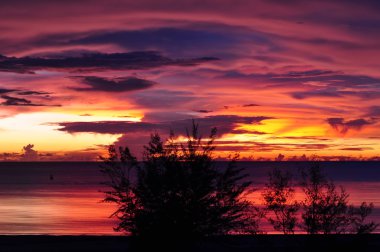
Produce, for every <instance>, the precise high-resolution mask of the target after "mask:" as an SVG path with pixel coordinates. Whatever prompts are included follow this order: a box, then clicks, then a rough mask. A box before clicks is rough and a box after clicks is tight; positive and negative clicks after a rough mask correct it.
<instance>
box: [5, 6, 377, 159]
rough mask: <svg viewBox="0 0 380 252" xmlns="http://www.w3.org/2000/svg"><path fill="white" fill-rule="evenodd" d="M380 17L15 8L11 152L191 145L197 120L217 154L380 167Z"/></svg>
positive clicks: (11, 14)
mask: <svg viewBox="0 0 380 252" xmlns="http://www.w3.org/2000/svg"><path fill="white" fill-rule="evenodd" d="M379 11H380V4H379V3H378V2H377V1H369V0H367V1H360V2H359V1H344V2H343V1H327V0H326V1H314V2H306V1H299V0H292V1H275V0H272V1H259V0H256V1H229V0H218V1H198V0H188V1H167V0H163V1H153V0H142V1H117V0H110V1H100V0H99V1H98V0H85V1H81V2H80V3H78V1H64V2H62V1H44V0H37V1H33V3H31V2H30V1H24V0H13V1H4V3H3V2H2V8H1V9H0V15H1V16H2V19H1V23H0V32H1V34H2V36H1V38H0V116H1V119H0V134H1V138H2V146H1V149H0V152H4V153H8V154H9V153H15V152H18V151H20V150H21V149H22V147H23V146H26V145H27V144H29V143H31V144H34V148H35V149H37V150H39V152H40V153H45V154H48V156H46V155H45V154H44V155H45V156H44V159H49V158H50V157H51V159H54V160H56V159H58V160H59V159H62V160H63V159H64V160H67V159H70V156H72V157H73V159H78V155H77V153H83V155H85V156H86V155H87V156H88V158H91V157H96V156H97V155H98V154H99V153H102V151H103V150H104V146H105V145H107V144H111V143H116V144H123V145H124V144H129V145H131V146H133V147H134V150H135V151H136V152H138V151H139V149H140V148H141V145H142V144H143V143H144V141H146V139H147V137H149V133H150V132H152V131H158V132H160V133H162V134H167V133H168V132H169V130H170V129H173V130H175V131H176V132H178V134H180V135H183V134H184V128H185V127H186V126H187V125H188V124H189V123H190V122H191V120H192V119H195V120H196V121H197V122H199V123H200V127H201V128H203V131H204V132H205V134H206V131H207V130H208V129H209V128H211V127H213V126H216V127H218V128H219V135H220V137H221V138H220V139H219V141H218V145H219V155H220V156H226V155H228V154H229V153H230V152H231V151H238V152H240V153H241V155H242V157H244V158H248V157H253V158H255V159H259V158H271V159H275V158H277V159H304V158H305V157H310V156H313V155H314V156H315V155H316V156H323V157H325V158H327V159H334V158H336V159H345V158H373V157H376V156H379V155H380V154H379V152H378V150H379V147H380V143H379V139H380V135H379V134H380V130H379V129H380V128H379V126H380V109H379V106H378V104H380V103H379V102H380V73H379V71H378V69H379V68H380V63H379V60H378V59H379V58H380V34H379V33H378V30H379V28H380V16H379V15H378V13H379ZM15 139H16V140H15ZM179 139H181V137H180V138H179ZM73 153H76V154H75V155H74V154H73ZM41 155H42V154H41ZM4 156H12V155H11V154H9V155H6V154H4ZM283 156H285V157H283Z"/></svg>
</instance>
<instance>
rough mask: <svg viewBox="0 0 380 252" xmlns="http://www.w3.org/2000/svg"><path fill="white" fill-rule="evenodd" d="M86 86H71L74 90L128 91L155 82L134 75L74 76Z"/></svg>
mask: <svg viewBox="0 0 380 252" xmlns="http://www.w3.org/2000/svg"><path fill="white" fill-rule="evenodd" d="M72 78H74V79H78V80H79V81H80V82H81V83H83V84H85V85H86V86H87V87H72V88H71V89H73V90H76V91H104V92H129V91H135V90H142V89H147V88H150V87H152V86H153V85H154V84H155V82H153V81H149V80H144V79H140V78H136V77H123V78H114V79H108V78H103V77H97V76H75V77H72Z"/></svg>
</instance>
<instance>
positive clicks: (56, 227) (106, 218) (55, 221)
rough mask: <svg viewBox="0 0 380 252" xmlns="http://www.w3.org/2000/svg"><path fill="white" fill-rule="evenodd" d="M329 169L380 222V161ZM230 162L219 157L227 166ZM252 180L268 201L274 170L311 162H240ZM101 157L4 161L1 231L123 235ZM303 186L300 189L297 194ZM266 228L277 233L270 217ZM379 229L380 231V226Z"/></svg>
mask: <svg viewBox="0 0 380 252" xmlns="http://www.w3.org/2000/svg"><path fill="white" fill-rule="evenodd" d="M319 164H320V167H321V169H322V170H323V172H324V173H325V174H326V175H327V176H328V177H329V178H330V179H332V180H333V181H334V182H335V184H336V185H337V186H342V187H344V188H345V190H346V191H347V192H348V193H349V195H350V196H349V202H350V204H353V205H356V206H358V205H360V203H361V202H363V201H365V202H372V203H374V205H375V208H374V210H373V213H372V215H371V216H370V217H369V220H373V221H376V222H379V223H380V162H320V163H319ZM225 165H226V163H225V162H220V163H217V166H220V167H221V169H223V167H225ZM237 165H238V167H241V168H244V172H246V173H247V174H249V177H248V179H249V180H250V181H252V189H253V192H252V193H251V194H250V195H249V199H250V200H252V201H253V202H254V204H256V205H258V206H260V205H262V197H261V192H262V188H263V186H264V185H265V183H266V182H267V181H268V173H269V172H270V171H271V170H272V169H274V168H276V167H277V168H279V169H284V170H287V171H289V172H291V173H292V174H294V179H295V184H297V183H296V181H297V180H298V179H299V177H300V175H299V174H300V171H302V170H303V169H307V168H309V167H310V166H312V165H313V163H310V162H238V163H237ZM106 181H107V178H106V177H105V176H104V175H103V174H102V173H101V172H100V163H97V162H1V163H0V234H5V235H15V234H22V235H30V234H32V235H33V234H48V235H122V233H120V232H115V231H114V227H115V226H116V225H117V220H116V219H114V218H110V216H111V214H112V213H113V212H114V211H115V210H116V206H115V205H114V204H111V203H104V202H102V200H103V199H104V191H105V190H107V187H106V186H105V185H104V182H106ZM301 197H302V190H300V189H299V188H297V189H296V199H298V198H301ZM262 225H263V226H262V230H263V231H264V232H268V233H273V229H272V228H271V226H270V225H269V224H268V223H265V221H264V222H263V224H262ZM375 232H377V233H380V229H377V230H376V231H375Z"/></svg>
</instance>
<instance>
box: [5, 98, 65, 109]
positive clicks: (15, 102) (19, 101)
mask: <svg viewBox="0 0 380 252" xmlns="http://www.w3.org/2000/svg"><path fill="white" fill-rule="evenodd" d="M1 98H2V99H3V100H4V101H3V102H2V103H0V104H1V105H2V106H29V107H41V106H58V105H46V104H39V103H33V102H32V101H30V100H28V99H24V98H18V97H13V96H9V95H2V96H1Z"/></svg>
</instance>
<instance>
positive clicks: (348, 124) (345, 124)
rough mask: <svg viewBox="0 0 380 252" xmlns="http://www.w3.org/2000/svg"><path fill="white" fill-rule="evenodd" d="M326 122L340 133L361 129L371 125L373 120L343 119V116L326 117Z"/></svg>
mask: <svg viewBox="0 0 380 252" xmlns="http://www.w3.org/2000/svg"><path fill="white" fill-rule="evenodd" d="M327 122H328V124H329V125H330V126H331V127H332V128H333V129H335V130H336V131H338V132H339V133H341V134H345V133H347V132H348V131H349V130H361V129H362V128H363V127H364V126H367V125H371V124H373V123H374V122H373V121H368V120H366V119H363V118H360V119H355V120H349V121H345V119H344V118H328V119H327Z"/></svg>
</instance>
